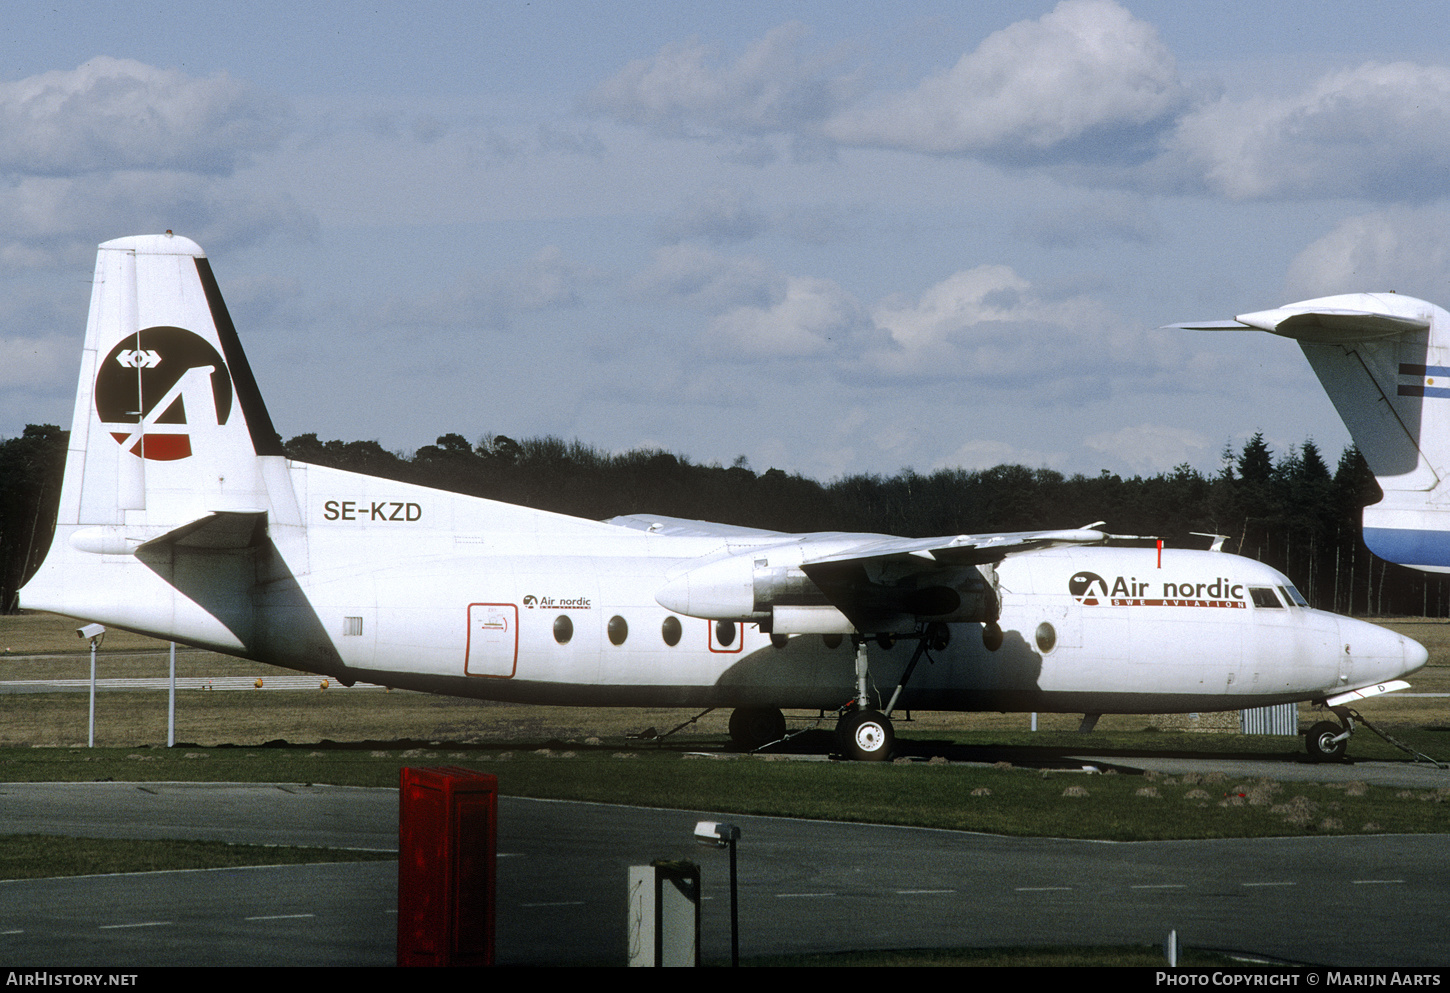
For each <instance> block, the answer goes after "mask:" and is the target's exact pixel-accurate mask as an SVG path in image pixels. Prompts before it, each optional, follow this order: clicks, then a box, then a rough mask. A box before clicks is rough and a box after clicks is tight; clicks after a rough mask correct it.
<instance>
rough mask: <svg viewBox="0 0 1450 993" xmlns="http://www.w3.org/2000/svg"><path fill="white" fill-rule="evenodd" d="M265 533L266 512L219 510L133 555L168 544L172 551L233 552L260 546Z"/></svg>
mask: <svg viewBox="0 0 1450 993" xmlns="http://www.w3.org/2000/svg"><path fill="white" fill-rule="evenodd" d="M266 534H267V512H266V511H265V510H221V511H217V512H216V513H213V514H208V515H207V516H206V517H203V518H201V519H199V520H195V521H192V522H191V523H190V524H183V525H181V527H179V528H173V529H172V530H170V531H168V532H166V533H165V534H163V535H161V536H160V537H158V538H152V539H151V540H150V541H148V542H146V543H145V544H144V545H140V546H138V547H137V549H136V553H137V554H138V555H139V554H141V553H142V552H149V551H155V550H157V549H160V548H162V547H164V546H168V545H169V546H171V547H173V548H204V549H207V550H210V551H236V550H239V549H243V548H254V547H256V546H257V545H260V544H261V543H262V540H263V538H265V537H266Z"/></svg>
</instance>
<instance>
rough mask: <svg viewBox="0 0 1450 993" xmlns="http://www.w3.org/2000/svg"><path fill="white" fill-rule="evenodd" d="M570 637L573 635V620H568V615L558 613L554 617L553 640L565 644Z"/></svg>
mask: <svg viewBox="0 0 1450 993" xmlns="http://www.w3.org/2000/svg"><path fill="white" fill-rule="evenodd" d="M572 637H574V622H573V621H571V620H569V615H568V614H560V615H559V616H558V617H556V618H554V640H555V641H557V642H558V643H559V644H561V645H567V644H569V639H570V638H572Z"/></svg>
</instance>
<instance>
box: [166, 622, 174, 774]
mask: <svg viewBox="0 0 1450 993" xmlns="http://www.w3.org/2000/svg"><path fill="white" fill-rule="evenodd" d="M166 747H167V748H175V747H176V642H174V641H173V642H172V643H171V689H170V690H169V691H168V692H167V694H166Z"/></svg>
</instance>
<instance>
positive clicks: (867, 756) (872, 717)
mask: <svg viewBox="0 0 1450 993" xmlns="http://www.w3.org/2000/svg"><path fill="white" fill-rule="evenodd" d="M836 735H837V737H838V738H839V739H840V745H841V754H843V755H845V756H846V758H848V759H852V760H853V761H856V762H884V761H886V758H887V757H888V756H889V755H890V754H891V746H892V745H893V744H895V742H896V732H895V731H893V730H892V727H891V720H890V718H888V717H886V716H885V715H884V714H879V713H877V712H876V711H874V710H853V711H852V712H851V713H849V714H847V715H846V716H845V717H843V718H841V720H840V723H838V724H837V725H836Z"/></svg>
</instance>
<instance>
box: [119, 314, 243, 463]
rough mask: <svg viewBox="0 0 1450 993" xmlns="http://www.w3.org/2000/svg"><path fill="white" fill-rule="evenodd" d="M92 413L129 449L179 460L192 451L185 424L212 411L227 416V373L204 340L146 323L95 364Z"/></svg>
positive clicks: (229, 391) (229, 383) (148, 456)
mask: <svg viewBox="0 0 1450 993" xmlns="http://www.w3.org/2000/svg"><path fill="white" fill-rule="evenodd" d="M96 413H97V414H98V415H100V418H101V425H102V426H103V427H104V428H105V429H106V430H107V431H108V432H110V435H111V437H112V438H114V439H116V442H117V443H118V444H119V445H120V446H121V447H122V448H124V449H125V450H126V451H128V452H130V453H131V454H132V455H136V456H139V457H140V458H144V459H155V460H159V461H163V462H172V461H175V460H176V459H184V458H187V457H188V456H190V455H191V425H194V424H198V423H201V422H200V421H199V419H200V418H210V417H213V416H214V417H215V418H216V420H215V422H214V423H215V424H217V425H222V424H225V423H226V422H227V419H228V418H229V417H231V413H232V381H231V377H230V376H229V375H227V367H226V363H225V362H223V361H222V357H221V356H220V355H218V354H217V350H216V349H215V348H213V347H212V346H211V344H210V343H209V342H207V341H206V339H204V338H202V337H200V336H199V335H197V334H195V333H193V332H191V331H187V330H186V329H184V328H173V327H154V328H146V329H144V330H142V331H139V332H137V333H136V334H134V335H127V336H126V337H125V338H123V339H122V340H121V341H119V342H117V344H116V346H115V347H114V348H112V349H111V352H110V354H109V355H107V356H106V359H105V361H104V362H102V363H101V368H100V371H99V372H97V373H96ZM188 415H189V416H190V418H191V420H188Z"/></svg>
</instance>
